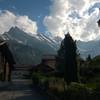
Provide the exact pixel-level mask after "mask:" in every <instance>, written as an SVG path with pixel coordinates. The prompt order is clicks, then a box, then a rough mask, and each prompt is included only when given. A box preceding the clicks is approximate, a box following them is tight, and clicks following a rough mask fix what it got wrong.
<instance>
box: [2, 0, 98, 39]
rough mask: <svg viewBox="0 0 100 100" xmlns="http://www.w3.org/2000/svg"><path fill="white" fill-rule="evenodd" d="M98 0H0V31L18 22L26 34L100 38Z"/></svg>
mask: <svg viewBox="0 0 100 100" xmlns="http://www.w3.org/2000/svg"><path fill="white" fill-rule="evenodd" d="M99 8H100V0H0V33H1V34H3V33H4V32H5V31H8V30H9V29H10V28H11V27H12V26H17V27H19V28H20V29H22V30H24V31H25V32H27V33H29V34H37V33H38V32H40V33H45V34H46V33H47V32H49V33H51V34H52V36H54V37H55V36H60V37H62V38H63V37H64V34H66V33H67V32H70V34H71V35H72V37H73V38H74V39H77V40H83V41H89V40H97V39H100V28H99V27H98V25H97V23H96V22H97V20H98V19H99V18H100V11H99Z"/></svg>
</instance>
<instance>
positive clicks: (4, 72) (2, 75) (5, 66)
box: [0, 38, 15, 81]
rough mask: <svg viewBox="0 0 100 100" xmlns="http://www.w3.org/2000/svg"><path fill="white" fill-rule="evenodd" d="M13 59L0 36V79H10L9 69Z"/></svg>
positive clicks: (11, 67) (11, 66) (13, 62)
mask: <svg viewBox="0 0 100 100" xmlns="http://www.w3.org/2000/svg"><path fill="white" fill-rule="evenodd" d="M14 64H15V61H14V59H13V55H12V53H11V51H10V50H9V48H8V45H7V42H6V41H4V40H3V39H2V38H0V80H2V81H10V80H11V71H12V69H13V65H14Z"/></svg>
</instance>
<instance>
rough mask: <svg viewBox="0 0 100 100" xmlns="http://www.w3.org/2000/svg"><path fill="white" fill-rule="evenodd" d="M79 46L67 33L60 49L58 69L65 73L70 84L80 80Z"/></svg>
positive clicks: (65, 77) (65, 78)
mask: <svg viewBox="0 0 100 100" xmlns="http://www.w3.org/2000/svg"><path fill="white" fill-rule="evenodd" d="M76 52H77V47H76V41H74V40H73V39H72V37H71V36H70V34H69V33H68V34H67V35H65V38H64V40H63V41H62V43H61V47H60V49H59V51H58V67H57V68H58V70H60V71H62V72H63V73H64V74H63V75H64V76H63V77H64V80H65V81H66V82H67V83H68V84H69V83H70V82H78V68H77V60H76V57H77V53H76Z"/></svg>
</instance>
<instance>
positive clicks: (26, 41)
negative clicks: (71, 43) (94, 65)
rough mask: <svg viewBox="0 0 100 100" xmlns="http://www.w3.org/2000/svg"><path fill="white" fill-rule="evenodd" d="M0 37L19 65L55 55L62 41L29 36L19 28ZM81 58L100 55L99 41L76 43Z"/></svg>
mask: <svg viewBox="0 0 100 100" xmlns="http://www.w3.org/2000/svg"><path fill="white" fill-rule="evenodd" d="M2 37H3V38H4V39H5V40H7V41H8V43H9V46H10V49H11V51H12V53H13V55H14V58H15V60H16V62H17V63H19V64H37V63H40V61H41V58H42V56H43V55H44V54H56V53H57V50H58V48H59V46H60V42H61V41H62V39H61V38H59V37H55V38H52V37H50V38H49V37H47V36H45V35H43V34H42V33H39V34H37V35H34V36H30V35H29V34H28V33H25V32H24V31H22V30H20V29H19V28H17V27H15V28H11V29H10V30H9V32H6V33H4V34H3V35H2ZM77 48H78V50H79V52H80V54H81V57H83V58H86V57H87V56H88V55H89V54H90V55H91V56H92V57H95V56H97V55H100V41H99V40H98V41H89V42H84V41H77Z"/></svg>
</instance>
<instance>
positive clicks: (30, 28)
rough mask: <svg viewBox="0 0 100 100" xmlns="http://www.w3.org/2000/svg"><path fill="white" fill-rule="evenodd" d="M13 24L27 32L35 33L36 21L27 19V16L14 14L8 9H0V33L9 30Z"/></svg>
mask: <svg viewBox="0 0 100 100" xmlns="http://www.w3.org/2000/svg"><path fill="white" fill-rule="evenodd" d="M13 26H17V27H18V28H20V29H22V30H23V31H25V32H27V33H31V34H36V33H37V24H36V22H35V21H32V20H31V19H29V18H28V16H20V15H15V14H14V13H12V12H10V11H8V10H4V11H0V34H3V33H4V32H5V31H6V32H7V31H9V29H10V28H11V27H13Z"/></svg>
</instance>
